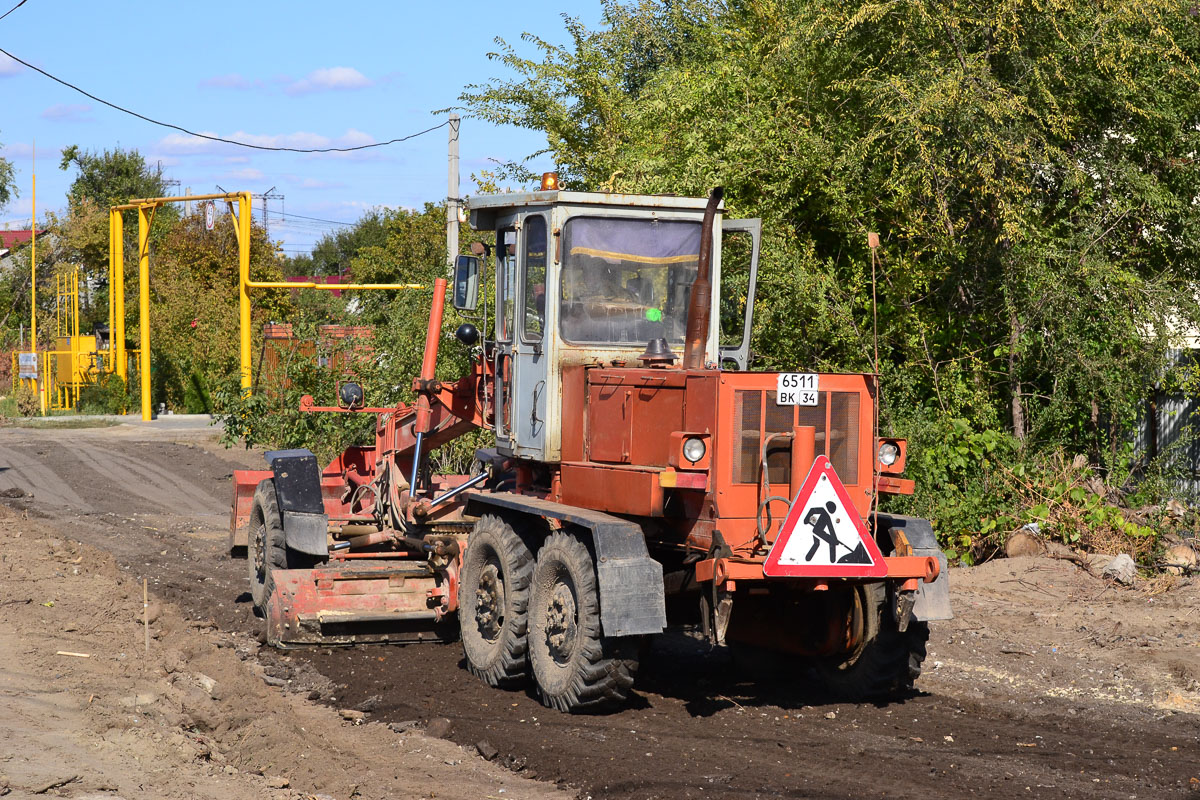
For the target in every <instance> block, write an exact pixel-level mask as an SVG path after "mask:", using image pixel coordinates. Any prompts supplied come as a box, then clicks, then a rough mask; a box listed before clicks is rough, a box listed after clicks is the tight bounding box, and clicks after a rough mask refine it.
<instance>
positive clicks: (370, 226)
mask: <svg viewBox="0 0 1200 800" xmlns="http://www.w3.org/2000/svg"><path fill="white" fill-rule="evenodd" d="M388 213H389V212H387V211H383V210H380V209H372V210H370V211H368V212H366V213H365V214H363V215H362V216H361V217H359V219H358V221H357V222H355V223H354V224H353V225H352V226H348V227H344V228H340V229H339V230H337V231H335V232H334V233H327V234H325V235H324V236H322V237H321V238H320V239H318V240H317V243H316V244H315V245H313V249H312V255H310V256H307V259H308V264H307V265H305V264H304V263H303V262H300V261H298V262H297V263H296V266H297V267H298V268H306V269H307V270H308V271H306V272H296V273H294V274H297V275H346V274H349V273H350V264H351V262H352V261H354V259H355V258H356V257H357V256H358V254H359V253H360V252H361V251H362V250H363V249H364V248H367V247H379V246H381V245H383V244H384V243H385V242H386V241H387V231H386V220H387V215H388ZM301 258H305V257H304V256H302V257H301ZM356 277H357V276H356Z"/></svg>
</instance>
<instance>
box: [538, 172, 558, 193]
mask: <svg viewBox="0 0 1200 800" xmlns="http://www.w3.org/2000/svg"><path fill="white" fill-rule="evenodd" d="M561 188H562V187H561V186H559V185H558V173H557V172H543V173H542V191H543V192H553V191H556V190H558V189H561Z"/></svg>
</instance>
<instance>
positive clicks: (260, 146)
mask: <svg viewBox="0 0 1200 800" xmlns="http://www.w3.org/2000/svg"><path fill="white" fill-rule="evenodd" d="M22 2H25V0H22ZM19 7H20V4H18V6H17V8H19ZM13 10H16V9H15V8H14V9H13ZM8 13H9V14H11V13H12V11H9V12H8ZM5 16H7V14H6V15H5ZM0 19H3V17H0ZM0 53H3V54H4V55H6V56H8V57H9V58H11V59H12V60H13V61H16V62H17V63H18V64H23V65H24V66H26V67H29V68H30V69H31V70H33V71H34V72H38V73H40V74H42V75H45V76H46V77H47V78H49V79H50V80H52V81H54V82H55V83H59V84H62V85H63V86H66V87H67V88H68V89H72V90H74V91H76V92H79V93H80V94H81V95H83V96H84V97H88V98H91V99H92V100H95V101H96V102H97V103H101V104H103V105H106V106H108V107H109V108H112V109H115V110H117V111H120V112H121V113H123V114H129V115H130V116H133V117H137V118H138V119H140V120H143V121H145V122H149V123H151V124H152V125H158V126H160V127H163V128H170V129H171V130H176V131H179V132H180V133H186V134H187V135H188V136H195V137H196V138H197V139H207V140H209V141H210V142H221V143H223V144H232V145H236V146H238V147H248V148H250V149H252V150H270V151H273V152H284V153H352V152H355V151H357V150H369V149H371V148H373V147H386V146H388V145H390V144H397V143H399V142H406V141H408V140H409V139H415V138H417V137H418V136H424V135H425V134H427V133H432V132H433V131H436V130H438V129H439V128H444V127H446V126H447V125H449V124H450V120H446V121H445V122H442V123H439V124H437V125H434V126H433V127H432V128H426V129H425V130H423V131H417V132H416V133H410V134H409V135H408V136H399V137H397V138H395V139H388V140H387V141H386V142H373V143H371V144H360V145H355V146H354V147H309V148H304V147H271V146H268V145H263V144H250V143H249V142H239V141H237V140H236V139H225V138H223V137H221V136H211V135H209V134H207V133H197V132H196V131H191V130H188V129H187V128H183V127H180V126H179V125H174V124H172V123H170V122H163V121H161V120H157V119H154V118H152V117H147V116H146V115H145V114H139V113H138V112H136V111H131V110H130V109H128V108H124V107H123V106H119V105H117V104H116V103H110V102H109V101H107V100H104V99H103V98H100V97H97V96H96V95H94V94H92V93H91V92H88V91H85V90H84V89H80V88H79V87H78V86H76V85H75V84H73V83H70V82H68V81H65V80H63V79H62V78H57V77H55V76H53V75H51V74H50V73H49V72H46V70H44V69H41V68H39V67H35V66H34V65H33V64H30V63H29V62H28V61H23V60H22V59H19V58H17V57H16V56H14V55H13V54H12V53H10V52H8V51H7V50H5V49H4V48H2V47H0Z"/></svg>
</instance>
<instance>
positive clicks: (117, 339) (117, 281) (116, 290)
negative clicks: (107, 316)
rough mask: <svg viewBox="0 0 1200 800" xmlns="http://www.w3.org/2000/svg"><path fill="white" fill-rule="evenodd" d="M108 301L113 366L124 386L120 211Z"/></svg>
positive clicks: (115, 214)
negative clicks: (113, 324) (112, 320)
mask: <svg viewBox="0 0 1200 800" xmlns="http://www.w3.org/2000/svg"><path fill="white" fill-rule="evenodd" d="M109 293H110V294H111V297H110V301H111V302H112V303H113V318H114V320H115V322H116V325H115V327H113V328H110V329H109V335H110V336H112V343H111V344H112V348H111V349H112V353H113V366H114V367H115V368H116V370H117V375H119V376H121V380H122V381H124V382H125V383H126V384H128V382H129V359H128V358H127V357H126V356H125V219H124V217H123V216H122V215H121V212H120V211H115V210H114V211H113V282H112V284H111V286H109Z"/></svg>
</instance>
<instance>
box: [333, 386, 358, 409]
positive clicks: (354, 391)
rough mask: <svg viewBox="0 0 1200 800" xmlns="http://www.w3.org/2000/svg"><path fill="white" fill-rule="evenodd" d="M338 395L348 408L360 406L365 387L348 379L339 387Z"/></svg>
mask: <svg viewBox="0 0 1200 800" xmlns="http://www.w3.org/2000/svg"><path fill="white" fill-rule="evenodd" d="M338 396H339V397H340V398H341V401H342V405H343V406H345V407H346V408H360V407H361V406H362V404H363V397H364V396H363V389H362V386H359V385H358V384H357V383H355V382H354V381H346V382H345V383H343V384H342V385H341V388H339V389H338Z"/></svg>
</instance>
